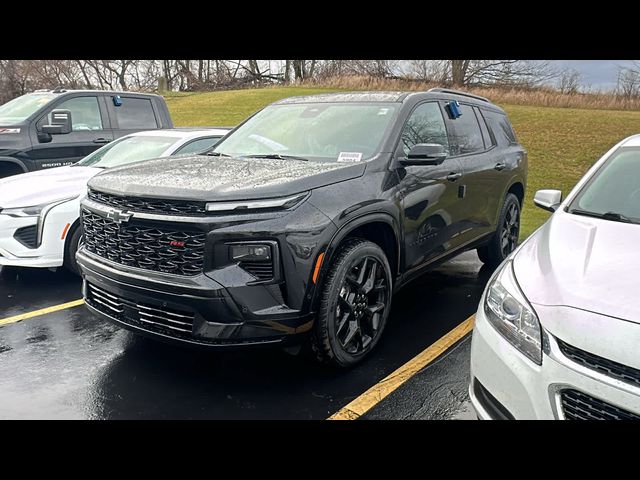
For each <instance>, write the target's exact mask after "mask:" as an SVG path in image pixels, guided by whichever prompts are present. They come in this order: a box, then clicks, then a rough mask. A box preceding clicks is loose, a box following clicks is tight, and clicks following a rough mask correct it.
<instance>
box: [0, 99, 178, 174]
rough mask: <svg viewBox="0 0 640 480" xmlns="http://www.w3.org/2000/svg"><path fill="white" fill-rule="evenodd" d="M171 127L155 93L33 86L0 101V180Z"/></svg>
mask: <svg viewBox="0 0 640 480" xmlns="http://www.w3.org/2000/svg"><path fill="white" fill-rule="evenodd" d="M160 128H173V122H172V121H171V116H170V115H169V110H168V109H167V105H166V103H165V101H164V98H162V97H161V96H159V95H153V94H148V93H132V92H114V91H98V90H63V89H55V90H39V91H36V92H34V93H28V94H26V95H22V96H21V97H17V98H15V99H13V100H11V101H9V102H7V103H5V104H4V105H0V178H3V177H8V176H11V175H17V174H19V173H25V172H31V171H34V170H41V169H43V168H52V167H60V166H63V165H70V164H72V163H75V162H77V161H78V160H80V159H81V158H83V157H85V156H86V155H88V154H89V153H91V152H93V151H94V150H96V149H97V148H100V147H101V146H102V145H104V144H105V143H109V142H110V141H112V140H114V139H116V138H119V137H122V136H123V135H127V134H129V133H133V132H136V131H140V130H155V129H160Z"/></svg>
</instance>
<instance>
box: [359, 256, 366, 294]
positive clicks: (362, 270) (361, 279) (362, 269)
mask: <svg viewBox="0 0 640 480" xmlns="http://www.w3.org/2000/svg"><path fill="white" fill-rule="evenodd" d="M367 265H369V257H365V259H364V261H363V262H362V265H361V266H360V273H359V274H358V280H357V282H358V286H359V287H362V284H363V283H364V278H365V275H366V274H367Z"/></svg>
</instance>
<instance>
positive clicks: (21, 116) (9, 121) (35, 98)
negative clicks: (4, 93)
mask: <svg viewBox="0 0 640 480" xmlns="http://www.w3.org/2000/svg"><path fill="white" fill-rule="evenodd" d="M55 97H56V94H54V93H28V94H26V95H22V96H21V97H18V98H14V99H13V100H10V101H8V102H7V103H5V104H4V105H0V125H3V126H9V125H15V124H17V123H22V122H24V121H25V120H26V119H27V118H28V117H29V116H30V115H32V114H33V113H34V112H36V111H38V110H39V109H40V108H41V107H43V106H44V105H46V104H47V103H49V102H50V101H51V100H53V99H54V98H55Z"/></svg>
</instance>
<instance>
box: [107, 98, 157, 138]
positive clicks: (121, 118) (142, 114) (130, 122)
mask: <svg viewBox="0 0 640 480" xmlns="http://www.w3.org/2000/svg"><path fill="white" fill-rule="evenodd" d="M114 109H115V111H116V119H117V120H118V126H119V128H121V129H123V130H131V129H139V130H148V129H154V128H158V124H157V122H156V116H155V114H154V113H153V106H152V105H151V100H148V99H146V98H132V97H122V105H120V106H119V107H114Z"/></svg>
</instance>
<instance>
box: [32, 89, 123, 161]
mask: <svg viewBox="0 0 640 480" xmlns="http://www.w3.org/2000/svg"><path fill="white" fill-rule="evenodd" d="M59 109H63V110H69V111H70V112H71V122H72V130H71V132H70V133H68V134H63V135H51V141H50V142H42V141H41V139H39V138H38V133H39V132H40V131H41V127H42V125H46V124H48V123H50V121H51V111H52V110H59ZM111 140H113V132H112V130H111V126H110V124H109V120H108V117H107V113H106V107H105V105H104V100H103V98H102V97H100V96H97V95H82V96H76V97H72V98H68V99H66V100H63V101H62V102H59V103H57V104H55V105H52V106H51V108H50V109H49V111H48V112H47V113H46V114H45V115H43V116H42V117H41V118H40V119H38V120H37V121H36V122H35V125H33V126H32V128H31V142H32V145H33V150H32V151H31V155H30V157H31V159H32V160H33V161H34V166H35V168H36V169H37V170H41V169H43V168H52V167H60V166H63V165H71V164H72V163H75V162H77V161H78V160H80V159H82V158H84V157H85V156H87V155H88V154H90V153H91V152H93V151H94V150H96V149H98V148H100V147H101V146H102V145H105V144H106V143H108V142H110V141H111Z"/></svg>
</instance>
